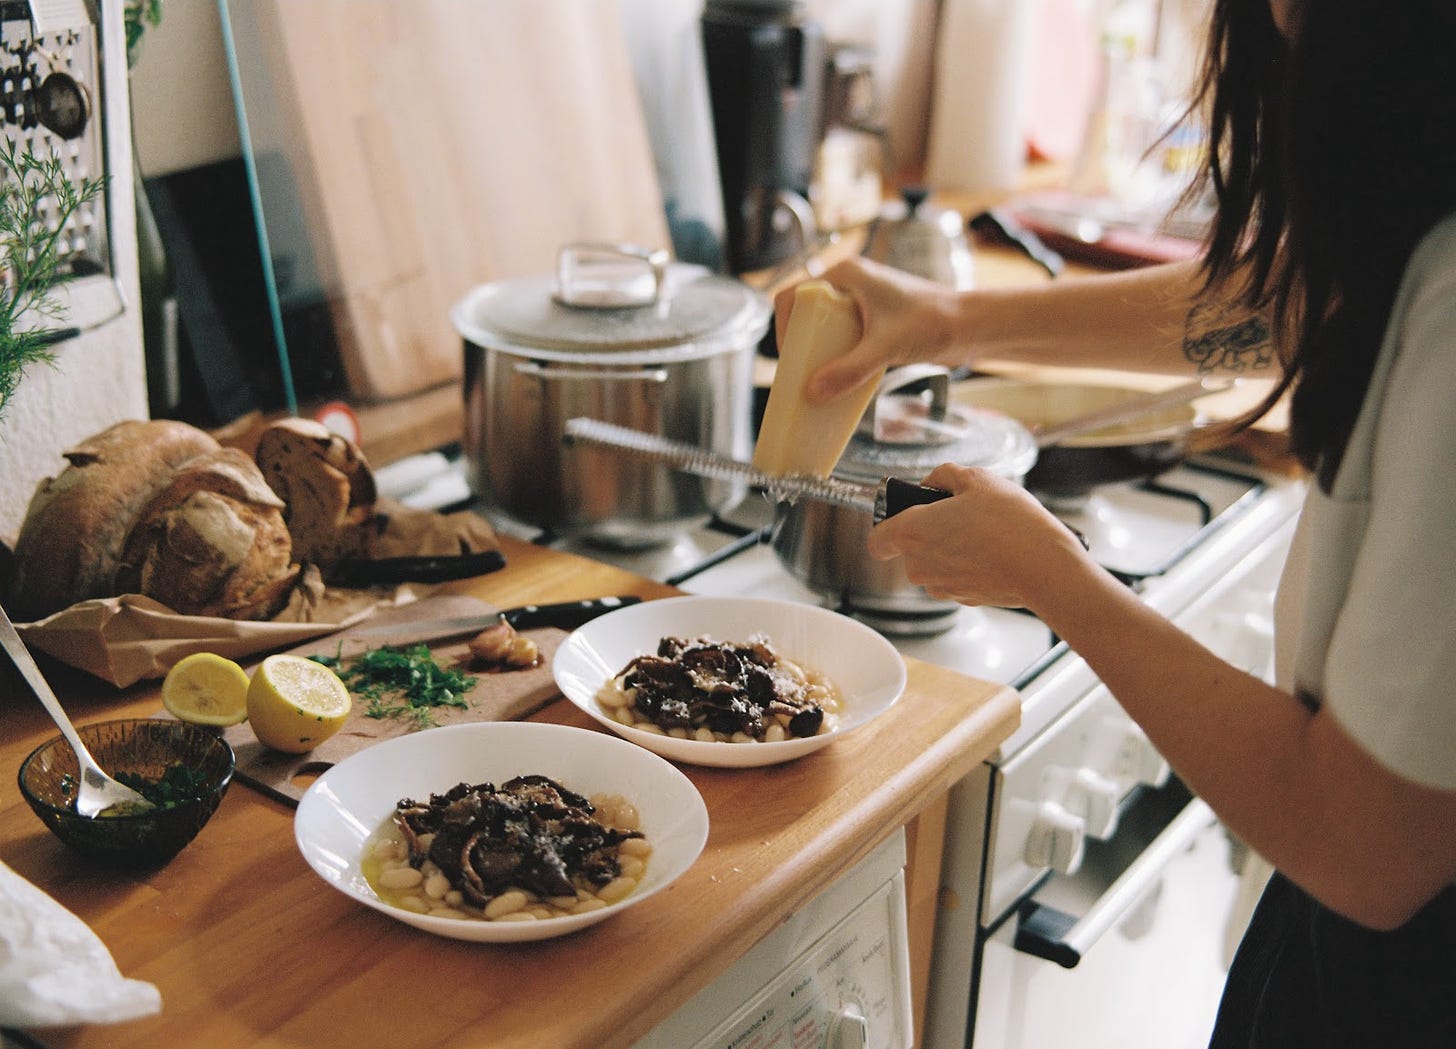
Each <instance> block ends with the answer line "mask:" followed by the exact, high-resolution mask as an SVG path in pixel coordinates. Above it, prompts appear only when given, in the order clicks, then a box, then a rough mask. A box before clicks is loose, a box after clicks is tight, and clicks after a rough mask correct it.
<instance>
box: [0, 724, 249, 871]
mask: <svg viewBox="0 0 1456 1049" xmlns="http://www.w3.org/2000/svg"><path fill="white" fill-rule="evenodd" d="M76 731H77V732H78V733H79V734H80V736H81V740H82V742H84V743H85V744H86V749H87V750H89V751H90V752H91V755H92V757H94V758H95V759H96V761H97V763H98V764H100V766H101V767H102V768H103V769H105V770H106V771H107V772H109V773H110V774H111V775H113V776H116V775H118V774H119V773H124V772H129V773H134V774H136V775H138V776H141V777H142V778H143V779H144V780H147V781H149V782H155V781H158V780H160V779H161V778H162V777H163V776H164V775H165V774H166V772H167V770H168V769H169V768H171V767H173V766H175V765H182V766H184V767H185V768H188V769H192V770H195V771H196V772H197V773H199V774H200V776H201V782H200V787H201V789H202V796H201V797H199V798H197V799H196V800H189V801H184V802H181V803H176V804H168V805H165V806H159V807H157V808H155V809H151V810H148V811H146V812H140V813H136V814H134V815H122V816H100V817H97V818H95V819H87V818H86V817H84V816H81V815H78V814H77V812H76V810H75V808H74V797H75V787H76V777H77V776H78V775H79V774H80V768H79V766H78V765H77V763H76V755H75V752H74V751H72V750H71V745H70V744H69V743H67V742H66V740H65V739H64V738H63V737H62V736H59V735H57V736H55V737H53V738H52V739H49V740H47V741H46V742H45V743H42V744H41V745H40V746H39V747H37V748H36V749H35V750H33V751H32V752H31V753H30V756H29V757H27V758H26V759H25V761H24V762H23V763H22V764H21V766H20V792H21V794H23V795H24V796H25V800H26V801H27V802H28V803H29V804H30V807H31V809H32V810H34V812H35V814H36V815H37V816H39V817H40V819H41V822H42V823H44V824H45V825H46V826H47V827H49V828H50V829H51V832H52V833H53V834H55V836H56V837H58V838H60V839H61V840H62V841H63V842H65V843H66V844H67V845H69V846H70V847H71V848H73V849H75V850H76V851H77V852H80V853H82V854H84V855H86V856H87V857H89V858H91V859H94V860H100V861H102V862H105V863H108V864H112V865H116V866H125V867H158V866H161V865H162V864H165V863H166V862H167V861H168V860H170V859H172V857H174V856H176V855H177V853H178V852H180V851H181V850H182V848H183V847H184V846H185V845H186V844H187V843H188V842H190V841H191V840H192V839H193V838H195V837H196V836H197V832H198V831H200V830H201V829H202V828H203V826H204V825H206V823H207V821H208V820H209V819H211V818H212V814H213V813H214V812H215V811H217V806H218V804H219V803H220V802H221V801H222V796H223V795H224V794H226V793H227V789H228V784H229V783H231V782H232V778H233V770H234V768H235V767H236V764H237V759H236V756H235V755H234V754H233V748H232V747H230V746H229V745H228V742H227V740H225V739H223V738H222V736H221V735H219V734H218V732H217V731H216V730H215V729H212V728H208V727H205V726H202V725H189V724H186V723H185V722H181V721H172V720H167V719H162V718H123V719H121V720H117V721H101V722H97V723H95V724H91V725H81V726H78V727H77V729H76Z"/></svg>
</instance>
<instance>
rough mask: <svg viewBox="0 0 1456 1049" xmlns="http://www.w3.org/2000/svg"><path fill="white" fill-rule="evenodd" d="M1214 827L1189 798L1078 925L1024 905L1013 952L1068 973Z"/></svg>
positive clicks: (1207, 812) (1050, 910)
mask: <svg viewBox="0 0 1456 1049" xmlns="http://www.w3.org/2000/svg"><path fill="white" fill-rule="evenodd" d="M1216 821H1217V820H1216V817H1215V816H1214V814H1213V810H1212V809H1210V808H1209V807H1208V805H1207V804H1206V803H1205V802H1204V801H1202V800H1201V799H1199V798H1194V799H1193V800H1192V801H1190V802H1189V803H1188V804H1187V805H1185V806H1184V807H1183V811H1182V812H1180V813H1179V814H1178V815H1177V816H1176V817H1175V818H1174V819H1173V821H1172V822H1171V823H1169V824H1168V825H1167V826H1166V827H1164V828H1163V831H1162V833H1160V834H1159V835H1158V836H1157V837H1156V838H1154V839H1153V840H1152V841H1151V842H1149V843H1148V847H1147V848H1146V849H1144V850H1143V852H1142V854H1141V855H1139V856H1138V858H1137V859H1136V860H1134V861H1133V862H1132V864H1131V865H1130V866H1129V867H1128V868H1127V870H1125V871H1123V872H1122V873H1121V874H1120V875H1118V876H1117V879H1116V880H1115V881H1114V882H1113V883H1112V884H1111V885H1109V886H1108V887H1107V890H1106V891H1105V892H1103V894H1102V895H1101V896H1100V897H1098V899H1097V902H1095V903H1094V904H1092V906H1091V907H1090V908H1089V909H1088V910H1087V913H1086V914H1084V915H1083V916H1082V917H1081V918H1080V919H1079V918H1076V917H1074V916H1072V915H1070V914H1066V913H1064V912H1062V911H1059V910H1057V909H1056V908H1055V907H1049V906H1047V905H1046V904H1043V903H1038V902H1037V901H1036V900H1035V899H1034V898H1033V899H1028V900H1026V901H1025V902H1024V903H1023V904H1022V905H1021V908H1020V911H1019V913H1018V914H1017V919H1016V937H1015V939H1014V941H1013V943H1014V945H1015V947H1016V949H1017V950H1018V951H1021V952H1022V953H1024V954H1030V955H1034V956H1035V957H1037V958H1045V959H1046V960H1047V961H1051V962H1056V963H1057V964H1058V965H1060V966H1062V967H1063V968H1066V969H1071V968H1073V967H1074V966H1076V964H1077V963H1078V962H1080V961H1081V960H1082V957H1083V956H1084V955H1085V954H1086V953H1087V952H1088V951H1089V950H1091V948H1092V945H1093V944H1095V943H1096V942H1097V941H1098V940H1099V939H1100V938H1101V937H1102V934H1103V933H1105V932H1106V931H1107V930H1108V929H1110V928H1112V927H1113V926H1114V925H1116V924H1117V923H1118V922H1119V921H1121V920H1122V918H1123V917H1124V915H1126V914H1128V913H1129V912H1130V911H1131V910H1132V909H1133V907H1135V906H1136V905H1137V903H1138V901H1139V900H1141V899H1142V898H1143V897H1144V896H1146V895H1147V893H1148V892H1149V891H1150V890H1151V889H1152V888H1153V886H1154V885H1156V884H1157V882H1158V879H1159V878H1160V877H1162V874H1163V871H1164V869H1165V868H1166V867H1167V866H1168V864H1169V863H1170V862H1172V860H1173V859H1174V858H1175V857H1177V856H1178V855H1180V854H1181V853H1182V852H1183V851H1184V850H1186V849H1187V848H1188V847H1189V846H1190V845H1192V844H1193V841H1194V839H1196V838H1197V837H1198V836H1199V835H1200V834H1202V833H1203V832H1204V831H1205V830H1207V829H1208V828H1209V827H1211V826H1213V824H1214V823H1215V822H1216Z"/></svg>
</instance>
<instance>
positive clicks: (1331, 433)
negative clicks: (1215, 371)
mask: <svg viewBox="0 0 1456 1049" xmlns="http://www.w3.org/2000/svg"><path fill="white" fill-rule="evenodd" d="M1297 7H1298V9H1299V14H1298V17H1297V19H1296V20H1297V22H1298V25H1296V26H1295V27H1294V31H1293V33H1292V34H1291V35H1292V41H1286V39H1285V38H1284V37H1283V36H1282V35H1281V34H1280V32H1279V31H1278V29H1277V28H1276V27H1275V25H1274V22H1273V19H1272V18H1271V16H1270V14H1269V8H1268V2H1267V0H1215V4H1214V8H1213V12H1212V18H1211V23H1210V33H1209V47H1208V52H1207V58H1206V61H1205V65H1204V69H1203V74H1202V80H1201V89H1200V92H1199V101H1198V103H1196V105H1199V106H1201V107H1202V108H1203V110H1204V112H1206V113H1207V114H1208V119H1209V125H1210V149H1209V157H1208V163H1207V171H1206V175H1207V179H1208V183H1209V184H1210V185H1211V188H1212V190H1213V192H1214V195H1215V198H1216V200H1217V202H1218V208H1217V213H1216V217H1215V220H1214V224H1213V228H1212V230H1211V232H1210V234H1209V242H1208V252H1207V256H1206V262H1205V276H1206V277H1207V279H1208V281H1209V284H1210V285H1213V284H1218V283H1221V282H1224V281H1227V280H1229V279H1237V280H1242V281H1244V282H1245V283H1244V284H1243V289H1244V290H1243V296H1244V299H1245V301H1246V302H1247V303H1248V304H1249V305H1251V306H1256V307H1259V308H1265V307H1272V310H1273V318H1274V334H1275V339H1276V343H1277V345H1278V348H1279V355H1280V359H1281V361H1282V362H1283V364H1284V377H1283V380H1282V383H1281V384H1280V385H1279V387H1278V389H1276V390H1275V391H1274V393H1273V394H1271V396H1270V398H1269V400H1268V402H1267V403H1266V404H1265V405H1263V406H1261V410H1260V411H1258V412H1256V413H1255V417H1257V415H1258V414H1262V411H1263V410H1267V408H1268V407H1270V406H1272V405H1273V404H1274V403H1275V402H1276V401H1277V400H1278V399H1279V397H1280V396H1281V395H1282V394H1283V393H1284V392H1285V391H1286V390H1288V389H1291V388H1292V393H1291V395H1290V430H1291V440H1292V445H1293V449H1294V452H1295V454H1296V455H1297V456H1298V457H1299V458H1300V459H1301V460H1302V461H1303V462H1304V463H1305V464H1306V465H1307V466H1311V467H1313V466H1315V465H1316V464H1319V465H1320V467H1321V476H1322V478H1324V479H1325V480H1328V479H1329V478H1331V477H1333V470H1334V467H1335V466H1337V465H1338V463H1339V460H1340V457H1341V455H1342V454H1343V452H1344V447H1345V443H1346V440H1347V439H1348V437H1349V434H1350V430H1351V428H1352V427H1353V426H1354V423H1355V417H1356V415H1357V414H1358V412H1359V410H1360V404H1361V401H1362V400H1363V398H1364V395H1365V392H1366V389H1367V388H1368V386H1369V382H1370V375H1371V371H1372V369H1373V368H1374V364H1375V358H1376V356H1377V353H1378V351H1379V348H1380V342H1381V337H1382V334H1383V332H1384V330H1385V327H1386V323H1387V321H1388V320H1389V317H1390V310H1391V305H1392V303H1393V302H1394V299H1395V293H1396V288H1397V286H1398V285H1399V283H1400V278H1401V275H1402V273H1403V271H1404V269H1405V265H1406V262H1407V261H1408V259H1409V258H1410V255H1411V252H1412V251H1413V250H1414V248H1415V246H1416V244H1417V242H1418V241H1419V240H1420V239H1421V237H1422V236H1423V235H1424V234H1425V233H1426V232H1427V231H1428V230H1430V228H1431V227H1432V226H1433V225H1435V223H1436V222H1438V221H1439V220H1440V219H1441V218H1442V217H1443V216H1444V215H1446V214H1448V213H1450V212H1452V211H1453V210H1456V76H1453V75H1452V74H1451V72H1450V67H1449V62H1450V61H1451V56H1452V54H1453V53H1456V2H1453V0H1398V2H1396V3H1388V2H1384V0H1304V2H1302V3H1299V4H1298V5H1297ZM1452 352H1456V347H1453V351H1452Z"/></svg>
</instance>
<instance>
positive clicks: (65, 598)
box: [7, 420, 221, 620]
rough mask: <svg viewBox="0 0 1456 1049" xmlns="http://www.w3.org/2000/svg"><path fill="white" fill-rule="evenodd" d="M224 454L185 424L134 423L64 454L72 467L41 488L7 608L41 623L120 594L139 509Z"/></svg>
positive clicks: (21, 540)
mask: <svg viewBox="0 0 1456 1049" xmlns="http://www.w3.org/2000/svg"><path fill="white" fill-rule="evenodd" d="M220 447H221V446H220V445H219V444H218V443H217V441H215V440H213V438H212V437H210V436H209V435H208V434H206V433H204V432H203V431H202V430H199V429H197V428H196V427H193V426H188V425H187V424H185V423H179V422H170V421H166V420H154V421H150V422H141V421H135V420H128V421H126V422H120V423H117V424H116V425H115V426H112V427H110V428H109V429H107V430H104V431H102V432H101V433H99V434H96V435H95V436H93V437H90V438H88V439H87V440H85V441H82V442H81V443H80V444H78V445H77V446H76V447H74V448H72V449H70V450H68V451H66V452H64V453H62V454H63V455H64V456H65V458H66V460H67V461H68V463H69V465H68V466H67V467H66V468H65V469H64V470H62V471H61V472H60V473H59V474H58V475H56V476H55V477H50V478H47V479H46V480H44V481H42V482H41V483H40V484H39V485H38V486H37V487H36V490H35V494H34V495H33V496H32V497H31V501H30V506H29V508H28V509H27V511H26V515H25V520H24V521H23V522H22V523H21V526H20V534H19V536H18V537H17V539H16V542H15V550H14V565H13V570H14V574H13V578H12V583H11V591H10V595H9V601H8V603H7V607H8V608H9V609H10V612H11V614H12V615H13V616H15V617H17V618H20V619H27V620H28V619H39V618H41V617H42V616H47V615H50V614H51V613H52V612H58V611H60V610H61V609H62V608H65V607H67V606H68V605H71V604H73V603H74V602H77V601H84V600H87V599H89V598H94V597H111V596H113V595H114V594H115V593H116V590H115V579H116V568H117V564H118V561H119V559H120V556H121V551H122V547H123V545H124V544H125V542H126V537H127V534H128V532H130V530H131V526H132V523H133V522H134V521H135V519H136V515H137V513H138V511H139V510H140V508H141V507H142V506H144V505H146V504H147V503H148V502H149V501H150V500H151V498H152V496H153V495H154V494H155V493H156V492H157V491H158V490H159V489H160V488H161V487H162V486H163V485H165V484H167V482H168V481H169V480H170V479H171V477H172V473H173V471H174V470H176V468H177V467H178V466H180V465H181V464H182V463H184V462H186V461H187V460H189V459H192V458H195V457H196V456H198V455H202V454H206V453H209V452H215V451H217V450H218V449H219V448H220Z"/></svg>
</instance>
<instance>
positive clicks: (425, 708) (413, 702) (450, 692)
mask: <svg viewBox="0 0 1456 1049" xmlns="http://www.w3.org/2000/svg"><path fill="white" fill-rule="evenodd" d="M309 658H310V659H312V660H314V661H315V662H318V663H322V664H323V665H324V666H326V667H329V668H331V669H332V670H334V671H335V672H336V673H337V674H338V675H339V677H340V679H342V680H343V682H344V684H345V685H347V686H348V688H349V691H350V692H353V693H354V694H356V695H357V696H359V697H360V698H361V699H363V700H364V701H365V702H366V704H367V707H366V708H365V711H364V713H365V715H366V716H368V717H371V718H409V719H411V720H413V721H414V723H415V725H416V726H417V727H419V728H428V727H430V726H431V725H433V724H434V723H435V719H434V717H433V715H432V713H431V711H432V710H433V708H435V707H459V708H460V709H462V710H463V709H465V708H467V707H469V705H470V704H469V702H468V701H467V700H466V698H465V693H467V692H469V691H470V690H471V689H472V688H474V687H475V678H474V677H472V676H471V675H469V674H465V673H462V672H461V671H459V670H447V669H445V668H444V667H441V666H440V664H438V663H436V662H435V658H434V656H432V655H431V654H430V646H429V645H424V644H419V645H409V646H407V647H400V646H395V645H383V646H381V647H379V648H371V649H370V650H369V651H367V652H365V653H364V654H363V655H362V656H360V657H359V658H358V659H356V660H354V662H353V664H352V665H350V666H348V667H345V666H343V660H342V659H341V658H339V657H338V656H310V657H309Z"/></svg>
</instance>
